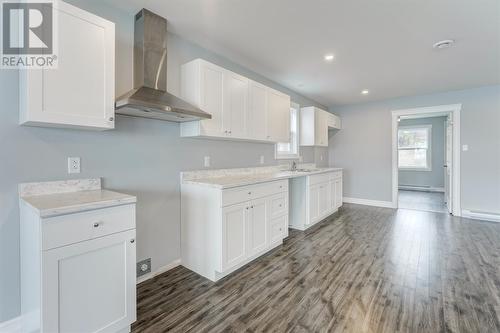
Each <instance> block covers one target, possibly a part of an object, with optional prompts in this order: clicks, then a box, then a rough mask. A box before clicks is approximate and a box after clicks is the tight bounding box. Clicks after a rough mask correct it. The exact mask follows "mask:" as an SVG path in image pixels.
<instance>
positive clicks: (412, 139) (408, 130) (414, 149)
mask: <svg viewBox="0 0 500 333" xmlns="http://www.w3.org/2000/svg"><path fill="white" fill-rule="evenodd" d="M431 131H432V126H431V125H422V126H401V127H399V129H398V166H399V169H403V170H420V171H431Z"/></svg>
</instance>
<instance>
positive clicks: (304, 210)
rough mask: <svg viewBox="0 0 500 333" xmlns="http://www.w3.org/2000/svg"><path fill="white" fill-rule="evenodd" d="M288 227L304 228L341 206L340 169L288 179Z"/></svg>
mask: <svg viewBox="0 0 500 333" xmlns="http://www.w3.org/2000/svg"><path fill="white" fill-rule="evenodd" d="M290 184H291V185H290V193H291V196H290V198H291V199H290V200H291V201H290V206H291V208H292V209H291V213H290V228H294V229H299V230H305V229H307V228H309V227H311V226H313V225H314V224H316V223H318V222H320V221H322V220H323V219H325V218H326V217H328V216H329V215H331V214H333V213H335V212H336V211H337V210H338V209H339V208H340V207H341V206H342V201H343V200H342V171H341V170H338V171H332V172H327V173H322V174H316V175H311V176H307V177H298V178H294V179H292V180H291V181H290Z"/></svg>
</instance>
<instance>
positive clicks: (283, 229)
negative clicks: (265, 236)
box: [269, 215, 288, 244]
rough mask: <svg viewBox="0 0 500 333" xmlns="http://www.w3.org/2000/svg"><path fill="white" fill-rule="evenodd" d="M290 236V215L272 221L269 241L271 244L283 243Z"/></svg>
mask: <svg viewBox="0 0 500 333" xmlns="http://www.w3.org/2000/svg"><path fill="white" fill-rule="evenodd" d="M287 235H288V215H284V216H282V217H278V218H276V219H273V220H271V223H270V224H269V240H270V243H271V244H275V243H278V242H281V241H282V240H283V238H285V237H286V236H287Z"/></svg>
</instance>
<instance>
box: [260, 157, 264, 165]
mask: <svg viewBox="0 0 500 333" xmlns="http://www.w3.org/2000/svg"><path fill="white" fill-rule="evenodd" d="M260 164H264V155H260Z"/></svg>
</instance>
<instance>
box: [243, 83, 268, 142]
mask: <svg viewBox="0 0 500 333" xmlns="http://www.w3.org/2000/svg"><path fill="white" fill-rule="evenodd" d="M248 91H249V96H248V99H249V101H248V104H249V105H248V129H247V130H248V137H249V138H254V139H255V140H260V141H265V140H267V113H268V111H267V94H268V88H267V87H266V86H264V85H262V84H260V83H257V82H255V81H251V80H250V83H249V90H248Z"/></svg>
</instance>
